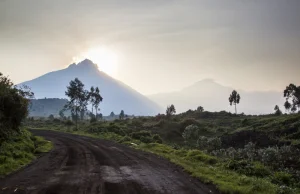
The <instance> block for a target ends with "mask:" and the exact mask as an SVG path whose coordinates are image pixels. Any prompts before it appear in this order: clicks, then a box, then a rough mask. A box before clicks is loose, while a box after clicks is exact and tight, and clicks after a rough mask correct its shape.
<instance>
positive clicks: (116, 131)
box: [107, 124, 126, 136]
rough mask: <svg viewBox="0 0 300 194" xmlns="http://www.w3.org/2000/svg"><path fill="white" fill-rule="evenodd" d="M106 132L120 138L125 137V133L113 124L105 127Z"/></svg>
mask: <svg viewBox="0 0 300 194" xmlns="http://www.w3.org/2000/svg"><path fill="white" fill-rule="evenodd" d="M107 130H108V132H113V133H116V134H118V135H121V136H124V135H126V133H125V131H124V130H123V129H121V128H120V127H119V126H118V125H115V124H113V125H109V126H108V127H107Z"/></svg>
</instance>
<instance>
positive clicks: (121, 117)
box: [119, 110, 125, 120]
mask: <svg viewBox="0 0 300 194" xmlns="http://www.w3.org/2000/svg"><path fill="white" fill-rule="evenodd" d="M124 117H125V114H124V110H121V112H120V115H119V119H121V120H122V119H124Z"/></svg>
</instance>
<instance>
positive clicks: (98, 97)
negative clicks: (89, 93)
mask: <svg viewBox="0 0 300 194" xmlns="http://www.w3.org/2000/svg"><path fill="white" fill-rule="evenodd" d="M102 100H103V98H102V96H101V95H100V90H99V88H98V87H96V89H95V93H94V106H95V109H96V115H97V114H98V113H97V111H98V110H100V109H99V105H100V102H102Z"/></svg>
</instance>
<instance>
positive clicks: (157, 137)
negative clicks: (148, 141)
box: [152, 134, 163, 143]
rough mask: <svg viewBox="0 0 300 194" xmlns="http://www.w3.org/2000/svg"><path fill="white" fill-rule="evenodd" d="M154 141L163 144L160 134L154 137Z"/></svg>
mask: <svg viewBox="0 0 300 194" xmlns="http://www.w3.org/2000/svg"><path fill="white" fill-rule="evenodd" d="M152 139H153V141H154V143H162V142H163V141H162V139H161V137H160V136H159V135H158V134H155V135H153V137H152Z"/></svg>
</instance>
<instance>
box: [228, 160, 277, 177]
mask: <svg viewBox="0 0 300 194" xmlns="http://www.w3.org/2000/svg"><path fill="white" fill-rule="evenodd" d="M226 167H227V168H228V169H230V170H234V171H236V172H238V173H240V174H244V175H247V176H256V177H265V176H268V175H270V174H271V170H270V169H269V168H267V167H265V166H264V165H263V164H261V163H259V162H255V163H253V162H250V161H247V160H240V161H237V160H230V161H229V162H228V163H227V164H226Z"/></svg>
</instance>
